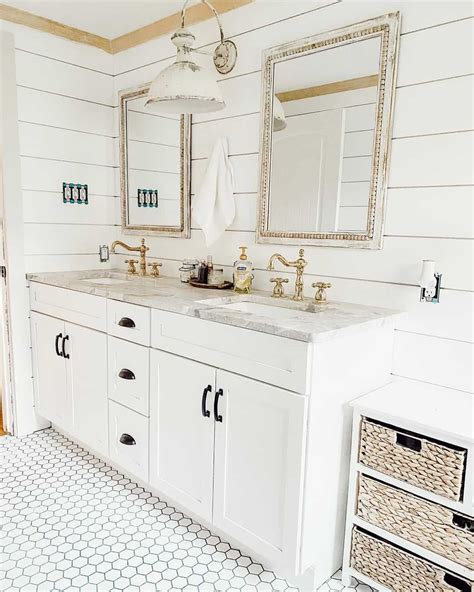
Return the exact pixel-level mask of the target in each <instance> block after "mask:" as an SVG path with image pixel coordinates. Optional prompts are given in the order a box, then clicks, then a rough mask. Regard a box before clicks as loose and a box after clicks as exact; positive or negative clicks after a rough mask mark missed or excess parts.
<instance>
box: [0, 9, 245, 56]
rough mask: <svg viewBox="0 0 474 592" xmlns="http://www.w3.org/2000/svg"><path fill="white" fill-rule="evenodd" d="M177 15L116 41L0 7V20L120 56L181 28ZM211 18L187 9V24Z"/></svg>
mask: <svg viewBox="0 0 474 592" xmlns="http://www.w3.org/2000/svg"><path fill="white" fill-rule="evenodd" d="M157 1H159V0H157ZM253 2H255V0H213V2H212V4H213V6H214V8H215V9H216V10H217V12H218V13H219V14H224V13H226V12H229V11H231V10H235V9H236V8H240V7H241V6H245V5H247V4H252V3H253ZM180 16H181V13H180V12H176V13H174V14H171V15H170V16H167V17H165V18H162V19H160V20H158V21H155V22H154V23H151V24H150V25H146V26H145V27H141V28H140V29H137V30H135V31H131V32H130V33H126V34H125V35H121V36H120V37H116V38H115V39H107V38H106V37H101V36H100V35H94V34H93V33H88V32H87V31H83V30H81V29H76V28H75V27H70V26H68V25H63V24H62V23H59V22H57V21H53V20H51V19H48V18H45V17H43V16H38V15H36V14H33V13H31V12H27V11H25V10H20V9H18V8H14V7H12V6H8V5H7V4H0V20H4V21H9V22H11V23H15V24H17V25H23V26H24V27H30V28H32V29H37V30H38V31H43V32H44V33H49V34H50V35H56V36H57V37H63V38H64V39H69V40H70V41H77V42H78V43H84V44H85V45H91V46H92V47H96V48H97V49H102V50H103V51H106V52H107V53H111V54H115V53H120V52H121V51H125V50H127V49H131V48H132V47H136V46H137V45H141V44H142V43H146V42H147V41H151V40H152V39H155V38H156V37H161V36H162V35H168V34H170V33H173V32H174V31H176V29H178V28H179V26H180ZM210 18H213V14H212V12H211V11H210V10H209V8H208V7H207V6H206V5H205V4H193V5H192V6H190V7H189V8H188V9H187V10H186V25H195V24H197V23H200V22H203V21H206V20H208V19H210Z"/></svg>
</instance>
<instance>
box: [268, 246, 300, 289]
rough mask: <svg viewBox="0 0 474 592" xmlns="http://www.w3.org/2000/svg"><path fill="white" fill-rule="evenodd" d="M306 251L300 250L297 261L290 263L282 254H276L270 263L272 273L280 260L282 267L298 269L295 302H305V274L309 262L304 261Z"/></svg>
mask: <svg viewBox="0 0 474 592" xmlns="http://www.w3.org/2000/svg"><path fill="white" fill-rule="evenodd" d="M303 255H304V249H300V250H299V257H298V259H296V260H295V261H288V259H286V258H285V257H283V255H280V253H274V254H273V255H272V256H271V257H270V260H269V262H268V267H267V269H268V270H269V271H272V270H273V269H275V267H274V264H275V260H278V261H279V262H280V263H281V264H282V265H284V266H285V267H295V268H296V281H295V293H294V296H293V300H303V287H304V283H303V272H304V268H305V267H306V265H308V262H307V261H306V260H305V259H303Z"/></svg>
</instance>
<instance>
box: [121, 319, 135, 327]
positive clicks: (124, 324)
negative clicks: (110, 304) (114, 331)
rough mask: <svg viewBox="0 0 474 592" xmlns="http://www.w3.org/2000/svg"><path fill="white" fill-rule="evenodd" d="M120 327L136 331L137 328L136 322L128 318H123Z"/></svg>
mask: <svg viewBox="0 0 474 592" xmlns="http://www.w3.org/2000/svg"><path fill="white" fill-rule="evenodd" d="M118 325H119V327H127V329H134V328H135V327H136V325H135V321H134V320H133V319H129V318H128V317H122V318H121V319H120V321H119V322H118Z"/></svg>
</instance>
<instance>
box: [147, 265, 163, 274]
mask: <svg viewBox="0 0 474 592" xmlns="http://www.w3.org/2000/svg"><path fill="white" fill-rule="evenodd" d="M162 265H163V263H158V262H156V261H155V262H153V263H148V267H151V271H150V275H151V277H155V278H157V277H160V267H161V266H162Z"/></svg>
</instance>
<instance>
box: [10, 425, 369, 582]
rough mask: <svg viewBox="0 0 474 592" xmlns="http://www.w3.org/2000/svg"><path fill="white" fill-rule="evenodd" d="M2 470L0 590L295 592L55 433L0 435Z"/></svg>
mask: <svg viewBox="0 0 474 592" xmlns="http://www.w3.org/2000/svg"><path fill="white" fill-rule="evenodd" d="M0 474H1V481H0V524H1V528H2V531H3V532H2V535H1V536H0V590H4V591H7V590H8V591H10V590H12V591H13V590H21V592H29V591H30V590H31V591H38V592H42V591H43V590H44V591H47V590H55V591H56V590H68V591H71V592H72V591H74V592H79V591H84V592H88V591H96V592H102V591H104V592H105V591H109V590H126V591H127V592H133V591H138V592H141V591H143V592H145V591H148V590H149V591H161V590H184V591H186V592H191V591H197V592H207V591H209V592H213V591H215V590H232V591H234V590H235V591H238V590H241V591H242V592H253V591H258V592H264V591H272V590H282V591H287V592H289V591H295V590H296V589H295V588H291V587H290V586H288V584H287V582H286V581H284V580H283V579H280V578H278V577H277V576H276V575H275V574H274V573H272V572H270V571H266V570H264V569H263V567H262V566H261V565H259V564H257V563H253V562H252V559H251V558H250V557H247V556H245V555H242V554H241V553H240V552H239V551H238V550H236V549H233V548H231V546H230V545H229V544H228V543H226V542H224V541H222V540H221V539H220V538H219V537H217V536H214V535H212V534H211V533H210V532H209V531H208V530H206V529H205V528H203V527H201V526H200V525H199V524H196V523H195V522H193V521H192V520H191V519H190V518H187V517H186V516H184V515H183V514H181V513H180V512H178V511H176V510H175V509H174V508H172V507H170V506H168V505H167V504H166V503H164V502H161V501H160V500H159V499H158V498H156V497H154V496H152V494H151V493H148V492H147V491H145V490H144V489H143V488H141V487H138V486H137V485H136V484H135V483H133V482H131V481H130V480H129V479H127V478H125V477H124V476H123V475H121V474H120V473H118V472H117V471H116V470H114V469H112V468H111V467H110V466H108V465H106V464H105V463H103V462H102V461H100V460H99V459H97V458H96V457H94V456H93V455H92V454H90V453H88V452H87V451H86V450H84V449H82V448H80V447H79V446H78V445H76V444H75V443H74V442H71V441H70V440H68V439H67V438H66V437H64V436H62V435H61V434H58V433H57V432H55V431H54V430H52V429H48V430H43V431H41V432H37V433H35V434H33V435H32V436H27V437H25V438H20V439H18V438H13V437H10V436H6V437H2V438H0ZM320 590H321V591H325V592H329V591H331V590H347V591H349V590H357V591H358V592H362V591H368V590H370V588H369V587H368V586H364V585H362V584H358V585H356V587H355V588H344V587H343V585H342V583H341V580H340V575H339V574H336V575H335V577H334V578H333V579H331V580H330V581H329V582H328V583H326V584H324V585H323V586H322V588H320Z"/></svg>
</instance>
